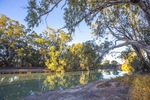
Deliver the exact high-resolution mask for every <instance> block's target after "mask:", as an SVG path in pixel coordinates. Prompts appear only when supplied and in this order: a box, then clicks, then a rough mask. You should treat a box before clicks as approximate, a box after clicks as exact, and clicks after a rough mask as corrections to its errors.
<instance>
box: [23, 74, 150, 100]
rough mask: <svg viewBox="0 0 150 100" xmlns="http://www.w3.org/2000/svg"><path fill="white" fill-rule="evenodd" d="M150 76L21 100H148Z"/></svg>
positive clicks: (107, 81) (50, 92)
mask: <svg viewBox="0 0 150 100" xmlns="http://www.w3.org/2000/svg"><path fill="white" fill-rule="evenodd" d="M149 86H150V74H146V75H139V74H136V75H131V76H124V77H119V78H116V79H110V80H103V81H102V80H99V81H95V82H91V83H89V84H86V85H79V86H76V87H73V88H69V89H66V90H64V91H47V92H40V93H38V94H36V95H32V96H28V97H25V98H22V99H21V100H150V95H149V94H150V87H149Z"/></svg>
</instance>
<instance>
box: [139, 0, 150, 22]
mask: <svg viewBox="0 0 150 100" xmlns="http://www.w3.org/2000/svg"><path fill="white" fill-rule="evenodd" d="M137 5H138V6H139V7H140V8H141V9H142V10H143V12H144V13H145V17H146V18H147V21H148V24H149V25H150V1H149V0H140V2H139V3H138V4H137Z"/></svg>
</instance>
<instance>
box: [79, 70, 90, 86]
mask: <svg viewBox="0 0 150 100" xmlns="http://www.w3.org/2000/svg"><path fill="white" fill-rule="evenodd" d="M88 76H89V71H88V72H86V73H82V75H81V76H80V80H79V82H80V84H86V83H88V81H89V80H88Z"/></svg>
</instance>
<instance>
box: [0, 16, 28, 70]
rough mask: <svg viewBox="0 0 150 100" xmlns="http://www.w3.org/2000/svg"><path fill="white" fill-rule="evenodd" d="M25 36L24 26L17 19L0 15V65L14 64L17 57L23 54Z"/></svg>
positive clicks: (10, 65) (8, 65)
mask: <svg viewBox="0 0 150 100" xmlns="http://www.w3.org/2000/svg"><path fill="white" fill-rule="evenodd" d="M25 37H26V33H25V30H24V27H23V26H21V25H20V24H19V22H18V21H15V20H11V19H10V18H8V17H6V16H5V15H0V63H1V65H0V66H5V67H12V66H15V64H16V63H17V62H18V59H21V58H22V57H24V56H25V54H24V53H23V51H24V49H23V47H24V46H26V45H27V44H26V43H25V41H24V40H23V39H24V38H25Z"/></svg>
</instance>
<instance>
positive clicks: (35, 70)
mask: <svg viewBox="0 0 150 100" xmlns="http://www.w3.org/2000/svg"><path fill="white" fill-rule="evenodd" d="M50 72H51V71H50V70H49V69H45V68H26V69H25V68H18V69H16V68H13V69H0V74H31V73H50Z"/></svg>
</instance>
